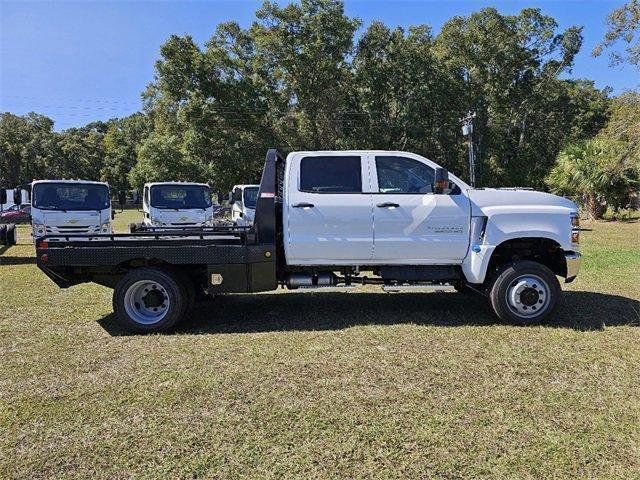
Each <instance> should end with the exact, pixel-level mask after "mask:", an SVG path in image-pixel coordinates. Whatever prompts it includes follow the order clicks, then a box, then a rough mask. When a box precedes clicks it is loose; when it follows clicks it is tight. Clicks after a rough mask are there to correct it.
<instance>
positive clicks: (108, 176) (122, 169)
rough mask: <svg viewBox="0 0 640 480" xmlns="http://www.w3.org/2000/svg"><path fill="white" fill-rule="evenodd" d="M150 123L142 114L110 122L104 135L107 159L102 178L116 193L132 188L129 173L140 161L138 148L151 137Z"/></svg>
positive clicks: (102, 170)
mask: <svg viewBox="0 0 640 480" xmlns="http://www.w3.org/2000/svg"><path fill="white" fill-rule="evenodd" d="M149 130H150V122H149V119H148V118H147V116H145V115H144V114H142V113H135V114H133V115H130V116H128V117H125V118H121V119H116V120H112V121H110V122H109V126H108V128H107V132H106V133H105V135H104V151H105V158H104V164H103V166H102V169H101V170H100V177H101V179H102V180H103V181H105V182H108V183H109V184H110V186H111V188H112V189H113V190H114V191H123V190H128V189H129V188H131V185H130V184H129V178H128V175H129V172H130V171H131V169H132V168H133V167H134V166H135V165H136V162H137V160H138V148H139V145H140V144H141V143H142V142H143V140H144V139H145V138H146V137H147V136H148V135H149Z"/></svg>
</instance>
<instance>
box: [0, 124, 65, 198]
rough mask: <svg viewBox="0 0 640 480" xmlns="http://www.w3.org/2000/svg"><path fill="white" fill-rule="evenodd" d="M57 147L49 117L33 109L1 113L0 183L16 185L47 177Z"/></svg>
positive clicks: (10, 185) (6, 185)
mask: <svg viewBox="0 0 640 480" xmlns="http://www.w3.org/2000/svg"><path fill="white" fill-rule="evenodd" d="M56 147H57V145H56V142H55V137H54V133H53V120H51V119H50V118H48V117H45V116H44V115H39V114H36V113H33V112H32V113H29V114H27V115H24V116H19V115H13V114H11V113H2V114H0V185H2V186H3V187H13V186H16V185H19V184H23V183H27V182H30V181H31V180H32V179H33V178H42V177H44V176H45V171H46V167H47V165H50V164H52V163H54V157H55V153H56Z"/></svg>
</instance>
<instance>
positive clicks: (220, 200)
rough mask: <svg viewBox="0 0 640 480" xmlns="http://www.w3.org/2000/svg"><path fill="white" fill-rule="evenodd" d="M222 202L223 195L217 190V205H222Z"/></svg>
mask: <svg viewBox="0 0 640 480" xmlns="http://www.w3.org/2000/svg"><path fill="white" fill-rule="evenodd" d="M222 202H224V195H223V194H222V193H220V192H218V205H222Z"/></svg>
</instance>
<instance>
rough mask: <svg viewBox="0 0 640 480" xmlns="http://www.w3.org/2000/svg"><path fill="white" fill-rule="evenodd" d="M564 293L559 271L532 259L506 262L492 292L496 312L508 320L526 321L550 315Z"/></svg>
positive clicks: (491, 296)
mask: <svg viewBox="0 0 640 480" xmlns="http://www.w3.org/2000/svg"><path fill="white" fill-rule="evenodd" d="M561 295H562V290H561V288H560V283H559V282H558V279H557V277H556V276H555V274H554V273H553V272H552V271H551V270H550V269H549V268H548V267H546V266H545V265H542V264H540V263H536V262H532V261H528V260H523V261H518V262H513V263H510V264H508V265H505V266H504V267H503V268H502V270H500V271H499V272H498V276H497V278H496V279H495V281H494V283H493V286H492V287H491V291H490V298H491V306H492V307H493V310H494V312H495V313H496V315H498V317H500V319H502V320H504V321H506V322H515V323H522V324H529V323H533V322H540V321H542V320H544V319H546V318H549V317H550V316H551V315H552V314H553V313H554V312H555V310H556V308H557V307H558V305H559V303H560V296H561Z"/></svg>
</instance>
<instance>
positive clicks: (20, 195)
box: [13, 188, 22, 205]
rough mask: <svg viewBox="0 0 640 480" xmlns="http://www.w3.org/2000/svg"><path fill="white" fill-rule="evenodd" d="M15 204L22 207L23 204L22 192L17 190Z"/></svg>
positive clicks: (14, 195) (14, 196)
mask: <svg viewBox="0 0 640 480" xmlns="http://www.w3.org/2000/svg"><path fill="white" fill-rule="evenodd" d="M13 203H15V204H16V205H20V204H21V203H22V190H20V189H19V188H16V189H14V190H13Z"/></svg>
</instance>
